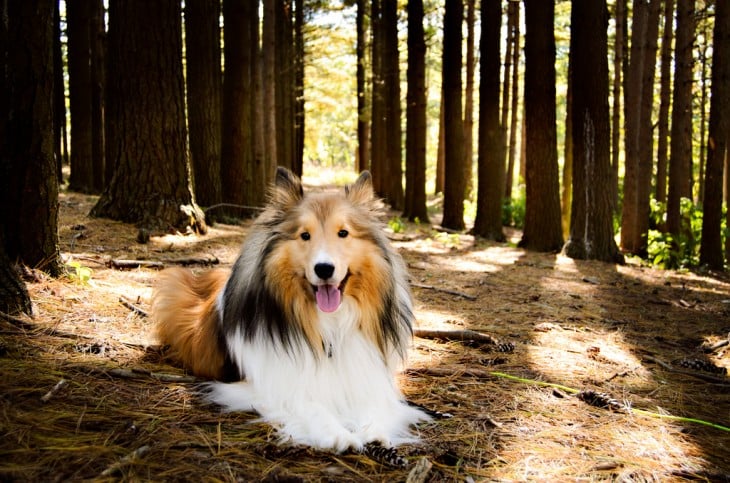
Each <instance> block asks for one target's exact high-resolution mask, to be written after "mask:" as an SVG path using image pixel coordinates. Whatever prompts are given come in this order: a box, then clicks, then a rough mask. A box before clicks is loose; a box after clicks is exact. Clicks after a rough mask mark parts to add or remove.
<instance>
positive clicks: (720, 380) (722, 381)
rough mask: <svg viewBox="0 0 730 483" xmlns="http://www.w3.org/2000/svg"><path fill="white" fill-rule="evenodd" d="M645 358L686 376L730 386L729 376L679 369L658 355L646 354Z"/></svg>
mask: <svg viewBox="0 0 730 483" xmlns="http://www.w3.org/2000/svg"><path fill="white" fill-rule="evenodd" d="M644 359H646V360H647V361H649V362H653V363H655V364H659V365H660V366H662V367H663V368H664V369H666V370H667V371H669V372H674V373H676V374H682V375H684V376H692V377H696V378H697V379H702V380H703V381H707V382H712V383H714V384H721V385H723V386H726V387H727V386H730V384H728V383H729V382H730V381H729V380H728V379H727V378H722V377H715V376H711V375H709V374H702V373H701V372H694V371H685V370H683V369H677V368H676V367H672V366H671V365H669V364H667V363H666V362H664V361H662V360H661V359H657V358H656V357H652V356H644Z"/></svg>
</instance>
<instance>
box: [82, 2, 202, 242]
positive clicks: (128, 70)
mask: <svg viewBox="0 0 730 483" xmlns="http://www.w3.org/2000/svg"><path fill="white" fill-rule="evenodd" d="M181 29H182V20H181V12H180V3H179V2H177V1H176V0H164V1H163V0H160V1H155V2H151V3H140V2H134V1H127V0H112V1H111V2H110V4H109V65H110V69H111V71H110V73H109V78H110V83H109V106H108V107H109V108H108V109H107V114H108V117H109V122H108V123H107V125H108V126H109V128H110V130H112V131H114V132H115V133H114V135H113V136H112V138H113V142H114V144H113V145H112V146H110V152H111V153H112V155H113V159H114V162H115V164H116V166H117V168H116V171H115V174H114V177H113V179H112V181H111V184H110V185H109V186H108V187H107V189H106V190H105V191H104V193H103V194H102V195H101V197H100V198H99V201H98V202H97V204H96V206H94V208H93V209H92V211H91V215H92V216H97V217H107V218H112V219H115V220H120V221H125V222H129V223H137V224H138V226H139V227H140V228H142V229H145V230H149V231H151V232H160V231H162V232H166V231H168V230H169V229H170V228H171V227H174V228H176V229H179V230H186V229H187V228H191V229H194V230H195V231H197V232H201V233H204V232H205V231H206V225H205V217H204V216H203V213H202V211H200V209H199V208H198V207H197V206H196V205H195V203H194V201H193V196H192V192H191V188H190V187H191V182H190V181H191V180H190V178H189V171H188V156H187V132H186V128H185V100H184V88H183V73H182V36H181ZM139 46H144V48H140V47H139ZM112 79H113V80H112ZM109 138H110V137H108V139H109Z"/></svg>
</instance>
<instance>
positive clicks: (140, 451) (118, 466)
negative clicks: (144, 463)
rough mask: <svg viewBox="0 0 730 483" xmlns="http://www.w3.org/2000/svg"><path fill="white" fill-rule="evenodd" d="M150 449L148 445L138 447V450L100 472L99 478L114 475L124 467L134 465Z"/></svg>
mask: <svg viewBox="0 0 730 483" xmlns="http://www.w3.org/2000/svg"><path fill="white" fill-rule="evenodd" d="M151 449H152V447H151V446H149V445H144V446H140V447H139V448H137V449H135V450H134V451H132V452H131V453H129V454H128V455H126V456H125V457H123V458H122V459H120V460H119V461H117V462H116V463H114V464H113V465H111V466H110V467H108V468H107V469H105V470H104V471H102V472H101V476H112V475H114V474H115V473H117V472H118V471H119V470H121V469H122V468H124V467H125V466H127V465H129V464H130V463H134V461H135V460H136V459H138V458H142V457H144V456H145V455H146V454H147V453H149V452H150V450H151Z"/></svg>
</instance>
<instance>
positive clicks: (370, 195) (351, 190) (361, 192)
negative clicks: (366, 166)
mask: <svg viewBox="0 0 730 483" xmlns="http://www.w3.org/2000/svg"><path fill="white" fill-rule="evenodd" d="M345 196H347V199H349V200H350V201H352V202H353V203H355V204H362V205H367V204H370V203H372V202H373V201H374V198H375V193H374V192H373V178H372V176H370V171H363V172H362V173H360V176H358V178H357V180H356V181H355V182H354V183H353V184H351V185H349V186H345Z"/></svg>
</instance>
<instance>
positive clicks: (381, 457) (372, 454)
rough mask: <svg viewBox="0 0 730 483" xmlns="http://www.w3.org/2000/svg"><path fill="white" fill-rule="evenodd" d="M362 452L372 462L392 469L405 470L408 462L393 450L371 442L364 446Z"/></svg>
mask: <svg viewBox="0 0 730 483" xmlns="http://www.w3.org/2000/svg"><path fill="white" fill-rule="evenodd" d="M363 452H364V453H365V454H366V455H367V456H368V457H369V458H371V459H372V460H374V461H377V462H378V463H382V464H385V465H388V466H392V467H394V468H405V467H406V466H408V462H407V461H406V460H405V458H403V457H402V456H401V455H399V454H398V451H397V450H396V449H395V448H386V447H385V446H383V445H381V444H380V443H376V442H373V443H368V444H366V445H365V449H364V451H363Z"/></svg>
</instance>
